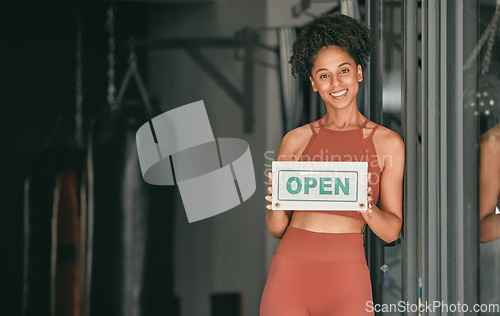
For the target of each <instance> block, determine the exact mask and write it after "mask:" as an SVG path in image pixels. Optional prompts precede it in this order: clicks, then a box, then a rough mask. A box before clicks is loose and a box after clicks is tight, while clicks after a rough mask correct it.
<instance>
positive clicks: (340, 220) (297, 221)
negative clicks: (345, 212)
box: [290, 211, 365, 233]
mask: <svg viewBox="0 0 500 316" xmlns="http://www.w3.org/2000/svg"><path fill="white" fill-rule="evenodd" d="M364 225H365V223H363V222H361V221H358V220H357V219H354V218H350V217H345V216H339V215H332V214H326V213H322V212H320V211H304V212H294V213H293V215H292V219H291V221H290V226H292V227H295V228H299V229H304V230H309V231H313V232H318V233H361V232H362V231H363V229H364Z"/></svg>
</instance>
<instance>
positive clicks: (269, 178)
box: [267, 171, 273, 184]
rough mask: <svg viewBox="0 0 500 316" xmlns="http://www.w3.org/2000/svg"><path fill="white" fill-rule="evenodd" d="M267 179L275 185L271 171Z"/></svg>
mask: <svg viewBox="0 0 500 316" xmlns="http://www.w3.org/2000/svg"><path fill="white" fill-rule="evenodd" d="M267 178H268V180H269V183H270V184H272V183H273V173H272V172H271V171H269V172H268V173H267Z"/></svg>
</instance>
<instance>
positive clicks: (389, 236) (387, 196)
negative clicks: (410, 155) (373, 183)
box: [361, 128, 405, 243]
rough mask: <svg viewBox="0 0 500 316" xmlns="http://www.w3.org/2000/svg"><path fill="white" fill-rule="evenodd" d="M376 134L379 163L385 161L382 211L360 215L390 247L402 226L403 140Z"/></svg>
mask: <svg viewBox="0 0 500 316" xmlns="http://www.w3.org/2000/svg"><path fill="white" fill-rule="evenodd" d="M379 132H380V134H379ZM377 134H378V135H377ZM377 134H376V135H377V136H378V137H377V139H378V140H377V142H376V145H378V146H377V147H376V148H377V154H378V155H379V156H380V158H381V159H379V161H383V166H381V167H382V168H381V170H382V172H381V175H380V208H378V207H377V206H376V205H372V207H371V209H368V211H366V212H361V214H362V215H363V218H364V219H365V221H366V222H367V223H368V225H369V226H370V229H371V230H372V231H373V232H374V233H375V234H376V235H377V236H378V237H380V238H381V239H382V240H384V241H385V242H387V243H390V242H393V241H395V240H396V239H398V237H399V233H400V231H401V225H402V223H403V173H404V156H405V148H404V143H403V140H402V139H401V137H399V135H398V134H396V133H395V132H393V131H391V130H389V129H385V128H384V129H383V130H381V131H378V132H377ZM374 142H375V139H374ZM368 191H369V194H368V195H369V197H368V203H369V204H370V202H372V201H373V199H372V197H371V192H372V190H371V188H369V189H368Z"/></svg>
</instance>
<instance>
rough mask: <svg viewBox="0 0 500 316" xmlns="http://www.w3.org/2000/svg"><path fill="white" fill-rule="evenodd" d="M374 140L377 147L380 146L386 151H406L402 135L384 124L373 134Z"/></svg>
mask: <svg viewBox="0 0 500 316" xmlns="http://www.w3.org/2000/svg"><path fill="white" fill-rule="evenodd" d="M373 142H374V143H375V146H376V147H380V149H382V150H383V151H384V152H385V153H388V152H391V153H392V152H395V151H402V152H404V142H403V139H402V138H401V136H399V134H398V133H396V132H395V131H393V130H391V129H389V128H387V127H384V126H382V125H379V126H378V128H377V131H376V133H375V134H374V135H373ZM377 149H378V148H377ZM377 151H378V150H377Z"/></svg>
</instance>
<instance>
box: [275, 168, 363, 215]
mask: <svg viewBox="0 0 500 316" xmlns="http://www.w3.org/2000/svg"><path fill="white" fill-rule="evenodd" d="M367 168H368V165H367V163H366V162H302V161H301V162H288V161H287V162H277V161H275V162H273V205H272V207H273V210H323V211H326V210H328V211H352V210H357V211H366V209H367V201H366V199H367V193H366V190H367V187H368V181H367V180H368V179H367Z"/></svg>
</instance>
